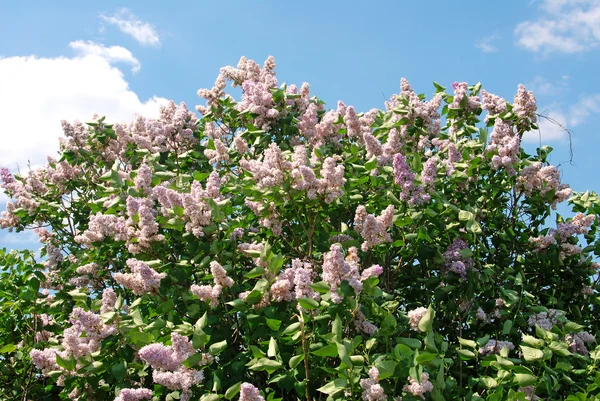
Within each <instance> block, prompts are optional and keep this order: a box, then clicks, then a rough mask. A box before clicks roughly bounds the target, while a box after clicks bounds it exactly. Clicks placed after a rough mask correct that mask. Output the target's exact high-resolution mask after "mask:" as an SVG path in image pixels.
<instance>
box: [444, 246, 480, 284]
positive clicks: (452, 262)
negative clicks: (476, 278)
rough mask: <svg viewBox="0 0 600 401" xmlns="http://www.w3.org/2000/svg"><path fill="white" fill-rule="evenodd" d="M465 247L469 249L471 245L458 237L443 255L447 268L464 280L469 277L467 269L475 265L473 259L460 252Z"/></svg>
mask: <svg viewBox="0 0 600 401" xmlns="http://www.w3.org/2000/svg"><path fill="white" fill-rule="evenodd" d="M463 249H469V245H468V244H467V243H466V241H465V240H463V239H462V238H456V239H455V240H454V241H453V242H452V244H450V246H449V247H448V249H446V252H444V254H443V257H444V261H445V266H446V269H447V270H448V271H451V272H454V273H456V274H457V275H459V276H460V277H461V278H462V279H463V280H464V279H466V278H467V271H468V270H469V269H470V268H472V267H473V259H471V258H470V257H469V258H465V257H463V256H462V255H461V253H460V251H462V250H463Z"/></svg>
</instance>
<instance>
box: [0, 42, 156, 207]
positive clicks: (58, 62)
mask: <svg viewBox="0 0 600 401" xmlns="http://www.w3.org/2000/svg"><path fill="white" fill-rule="evenodd" d="M71 47H73V48H75V49H76V50H77V51H78V52H79V54H78V55H77V56H75V57H72V58H67V57H56V58H38V57H35V56H27V57H8V58H0V88H1V89H0V110H2V113H0V138H2V146H0V166H6V167H8V168H9V169H11V170H13V171H14V170H16V168H17V166H18V167H19V168H20V169H21V171H22V172H25V171H27V168H26V167H27V163H28V161H30V162H31V164H32V165H40V164H43V163H45V161H46V156H47V155H52V156H54V155H55V154H56V152H57V150H58V137H59V136H61V135H62V130H61V123H60V122H61V120H63V119H64V120H68V121H72V120H76V119H79V120H80V121H86V120H88V119H90V118H91V117H92V116H93V115H94V113H98V114H99V115H106V116H107V121H110V122H119V121H131V120H132V119H133V117H134V115H135V114H143V115H146V116H157V115H158V109H159V105H160V104H164V103H166V102H167V100H166V99H164V98H159V97H153V98H151V99H148V100H145V101H142V100H140V99H139V97H138V95H137V94H136V93H135V92H133V91H132V90H131V89H130V88H129V85H128V83H127V81H126V80H125V78H124V75H123V73H122V72H121V71H120V70H119V69H118V68H116V67H115V66H113V63H115V62H123V61H124V62H127V63H128V64H130V65H133V66H135V65H136V64H135V62H134V61H133V60H135V58H134V57H133V56H131V53H129V52H128V51H127V50H126V49H123V48H118V49H116V50H115V47H111V48H104V47H102V46H100V45H96V44H93V43H90V42H86V43H84V42H73V43H71ZM120 49H122V50H120ZM136 61H137V60H136ZM138 63H139V62H138ZM2 206H3V205H2Z"/></svg>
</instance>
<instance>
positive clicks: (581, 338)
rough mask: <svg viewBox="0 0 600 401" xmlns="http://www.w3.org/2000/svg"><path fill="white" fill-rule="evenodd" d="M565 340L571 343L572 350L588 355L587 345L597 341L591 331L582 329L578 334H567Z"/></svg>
mask: <svg viewBox="0 0 600 401" xmlns="http://www.w3.org/2000/svg"><path fill="white" fill-rule="evenodd" d="M565 342H566V343H567V344H569V349H570V350H571V352H574V353H576V354H580V355H588V354H589V351H588V349H587V346H586V345H589V344H593V343H595V342H596V339H595V338H594V336H593V335H591V334H590V333H588V332H586V331H582V332H580V333H576V334H567V336H566V337H565Z"/></svg>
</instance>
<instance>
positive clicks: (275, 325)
mask: <svg viewBox="0 0 600 401" xmlns="http://www.w3.org/2000/svg"><path fill="white" fill-rule="evenodd" d="M266 321H267V326H269V328H270V329H271V330H273V331H278V330H279V328H280V327H281V320H278V319H269V318H268V317H267V318H266Z"/></svg>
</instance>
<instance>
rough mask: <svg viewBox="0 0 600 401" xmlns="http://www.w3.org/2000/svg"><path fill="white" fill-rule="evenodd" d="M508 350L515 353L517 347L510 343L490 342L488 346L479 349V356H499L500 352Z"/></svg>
mask: <svg viewBox="0 0 600 401" xmlns="http://www.w3.org/2000/svg"><path fill="white" fill-rule="evenodd" d="M503 348H506V349H507V351H509V352H510V351H513V350H514V349H515V345H514V344H513V343H512V342H510V341H496V340H489V341H488V342H487V344H485V345H484V346H483V347H481V348H479V354H481V355H492V354H499V353H500V350H502V349H503Z"/></svg>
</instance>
